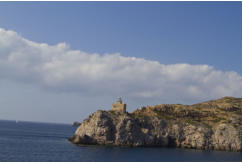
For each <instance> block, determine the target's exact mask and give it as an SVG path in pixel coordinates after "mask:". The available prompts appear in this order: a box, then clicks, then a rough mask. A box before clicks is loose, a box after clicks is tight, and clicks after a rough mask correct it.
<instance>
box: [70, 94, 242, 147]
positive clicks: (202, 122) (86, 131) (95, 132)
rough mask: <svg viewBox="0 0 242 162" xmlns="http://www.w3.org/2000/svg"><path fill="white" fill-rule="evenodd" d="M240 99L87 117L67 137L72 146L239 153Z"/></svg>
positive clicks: (241, 142)
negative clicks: (158, 148)
mask: <svg viewBox="0 0 242 162" xmlns="http://www.w3.org/2000/svg"><path fill="white" fill-rule="evenodd" d="M241 112H242V99H240V98H233V97H224V98H221V99H218V100H213V101H208V102H204V103H199V104H195V105H181V104H170V105H155V106H147V107H142V108H140V109H137V110H135V111H134V112H132V113H127V112H119V111H113V110H110V111H103V110H98V111H97V112H95V113H93V114H92V115H90V116H89V117H88V118H87V119H85V120H84V121H83V122H82V123H81V124H80V126H79V127H78V128H77V130H76V132H75V134H74V135H73V136H72V137H70V138H69V141H71V142H72V143H74V144H78V145H79V144H85V145H86V144H92V145H112V146H131V147H139V146H159V147H180V148H194V149H204V150H226V151H242V113H241Z"/></svg>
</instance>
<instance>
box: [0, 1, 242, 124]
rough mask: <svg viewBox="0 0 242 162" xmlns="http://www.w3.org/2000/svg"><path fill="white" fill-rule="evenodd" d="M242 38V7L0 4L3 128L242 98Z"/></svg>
mask: <svg viewBox="0 0 242 162" xmlns="http://www.w3.org/2000/svg"><path fill="white" fill-rule="evenodd" d="M241 29H242V2H0V119H7V120H25V121H41V122H59V123H71V122H73V121H82V120H83V119H85V118H86V117H87V116H88V115H90V114H91V113H93V112H95V111H96V110H98V109H104V110H108V109H111V104H112V103H113V102H115V101H116V100H117V98H118V97H122V98H123V100H124V102H125V103H127V109H128V111H130V112H131V111H133V110H134V109H136V108H139V107H141V106H146V105H155V104H163V103H181V104H194V103H197V102H202V101H206V100H211V99H216V98H219V97H223V96H234V97H241V96H242V64H241V60H242V45H241V44H242V30H241Z"/></svg>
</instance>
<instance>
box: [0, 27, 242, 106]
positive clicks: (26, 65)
mask: <svg viewBox="0 0 242 162" xmlns="http://www.w3.org/2000/svg"><path fill="white" fill-rule="evenodd" d="M0 79H10V80H14V81H19V82H24V83H29V84H35V85H38V86H40V87H43V88H47V89H51V90H54V91H61V92H76V93H81V94H84V95H90V96H92V95H97V96H99V95H100V96H105V95H109V96H126V97H130V98H136V99H141V100H143V99H151V98H153V99H154V98H155V99H163V100H164V99H168V98H176V99H179V100H184V101H192V100H194V99H197V98H216V97H221V96H241V95H242V76H240V75H239V74H238V73H236V72H234V71H229V72H227V71H221V70H216V69H214V68H213V67H212V66H208V65H190V64H172V65H164V64H161V63H159V62H157V61H150V60H146V59H142V58H136V57H123V56H121V55H120V54H118V53H116V54H104V55H100V54H97V53H95V54H89V53H86V52H83V51H79V50H71V49H70V47H69V46H68V45H67V44H65V43H59V44H57V45H53V46H52V45H48V44H45V43H36V42H33V41H30V40H27V39H25V38H23V37H22V36H21V35H19V34H18V33H16V32H14V31H10V30H5V29H1V28H0Z"/></svg>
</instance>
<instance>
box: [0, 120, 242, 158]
mask: <svg viewBox="0 0 242 162" xmlns="http://www.w3.org/2000/svg"><path fill="white" fill-rule="evenodd" d="M74 131H75V128H74V127H72V126H71V125H63V124H43V123H32V122H18V123H16V122H15V121H2V120H0V161H1V162H2V161H7V162H11V161H14V162H15V161H16V162H21V161H30V162H38V161H57V162H60V161H69V162H75V161H138V162H140V161H242V153H239V152H223V151H210V152H209V151H200V150H190V149H174V148H125V147H124V148H118V147H104V146H85V147H77V146H75V145H73V144H71V143H70V142H68V141H67V140H66V139H67V138H68V137H69V136H71V135H72V134H73V133H74Z"/></svg>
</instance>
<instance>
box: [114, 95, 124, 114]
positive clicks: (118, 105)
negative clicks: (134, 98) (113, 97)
mask: <svg viewBox="0 0 242 162" xmlns="http://www.w3.org/2000/svg"><path fill="white" fill-rule="evenodd" d="M112 110H114V111H119V112H122V113H126V104H123V101H122V99H121V98H119V99H118V101H117V102H116V103H114V104H112Z"/></svg>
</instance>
